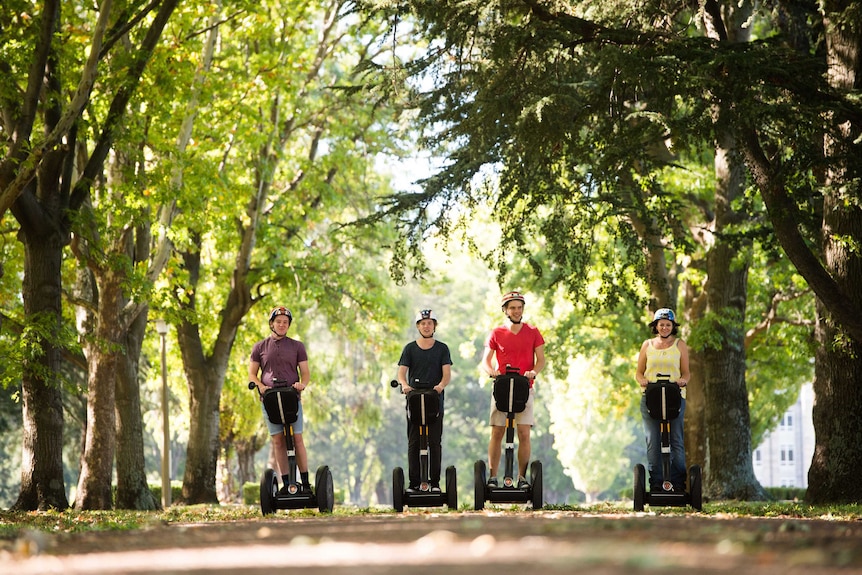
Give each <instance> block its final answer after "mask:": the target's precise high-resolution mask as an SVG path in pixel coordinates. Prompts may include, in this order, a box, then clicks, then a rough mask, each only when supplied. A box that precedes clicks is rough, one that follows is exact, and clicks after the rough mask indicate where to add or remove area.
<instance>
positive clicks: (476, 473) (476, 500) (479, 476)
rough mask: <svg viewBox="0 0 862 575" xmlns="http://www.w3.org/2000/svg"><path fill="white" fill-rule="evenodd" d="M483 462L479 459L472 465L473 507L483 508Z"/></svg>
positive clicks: (477, 509) (479, 509) (484, 480)
mask: <svg viewBox="0 0 862 575" xmlns="http://www.w3.org/2000/svg"><path fill="white" fill-rule="evenodd" d="M485 482H486V479H485V462H484V461H482V460H479V461H477V462H476V463H475V465H473V509H475V510H476V511H481V510H483V509H485Z"/></svg>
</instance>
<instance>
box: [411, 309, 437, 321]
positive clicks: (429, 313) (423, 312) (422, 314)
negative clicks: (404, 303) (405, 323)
mask: <svg viewBox="0 0 862 575" xmlns="http://www.w3.org/2000/svg"><path fill="white" fill-rule="evenodd" d="M423 319H430V320H434V325H437V315H436V314H435V313H434V310H430V309H420V310H419V311H418V312H417V313H416V320H415V322H414V323H419V322H420V321H422V320H423Z"/></svg>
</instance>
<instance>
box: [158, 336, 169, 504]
mask: <svg viewBox="0 0 862 575" xmlns="http://www.w3.org/2000/svg"><path fill="white" fill-rule="evenodd" d="M156 331H157V332H159V338H161V343H162V508H163V509H167V508H168V507H170V505H171V433H170V419H169V418H168V414H169V411H170V410H169V409H168V366H167V361H166V356H167V354H166V353H165V336H167V335H168V324H167V323H166V322H165V320H163V319H157V320H156Z"/></svg>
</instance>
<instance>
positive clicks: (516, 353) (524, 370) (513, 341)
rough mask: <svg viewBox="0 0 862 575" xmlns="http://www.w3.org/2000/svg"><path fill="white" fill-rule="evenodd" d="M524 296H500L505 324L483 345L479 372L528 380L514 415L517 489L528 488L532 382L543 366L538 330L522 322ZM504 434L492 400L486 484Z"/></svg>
mask: <svg viewBox="0 0 862 575" xmlns="http://www.w3.org/2000/svg"><path fill="white" fill-rule="evenodd" d="M524 303H525V300H524V296H523V295H521V294H520V293H519V292H516V291H513V292H509V293H507V294H504V295H503V300H502V304H503V313H505V314H506V323H504V324H503V325H501V326H500V327H497V328H494V330H493V331H492V332H491V335H490V336H489V337H488V342H487V343H486V344H485V355H484V357H483V358H482V366H481V367H482V370H483V371H484V372H485V373H487V374H488V375H489V376H491V377H497V376H498V375H500V374H501V373H505V371H506V366H509V367H512V368H518V372H519V373H521V375H523V376H525V377H526V378H527V379H529V380H530V398H529V399H528V400H527V406H526V408H525V409H524V411H522V412H521V413H518V414H516V415H515V425H516V429H517V430H518V487H525V486H527V480H526V474H527V464H528V463H529V461H530V429H531V428H532V427H533V396H534V390H533V382H534V380H535V379H536V375H537V374H538V373H539V372H540V371H542V368H544V367H545V340H544V339H543V338H542V334H541V333H539V330H538V329H537V328H535V327H533V326H532V325H530V324H527V323H524V322H523V321H522V318H523V316H524ZM505 431H506V414H505V413H503V412H501V411H499V410H498V409H497V405H496V404H495V403H494V398H493V397H492V398H491V442H490V443H489V444H488V467H489V471H490V473H489V479H488V485H489V486H491V487H497V469H498V467H499V466H500V455H501V453H502V447H501V442H502V441H503V435H504V433H505Z"/></svg>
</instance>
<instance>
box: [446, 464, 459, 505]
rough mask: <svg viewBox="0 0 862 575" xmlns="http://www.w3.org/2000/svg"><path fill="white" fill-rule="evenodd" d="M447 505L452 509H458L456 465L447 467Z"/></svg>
mask: <svg viewBox="0 0 862 575" xmlns="http://www.w3.org/2000/svg"><path fill="white" fill-rule="evenodd" d="M446 507H448V508H449V510H450V511H458V478H457V476H456V474H455V466H454V465H450V466H449V467H447V468H446Z"/></svg>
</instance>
